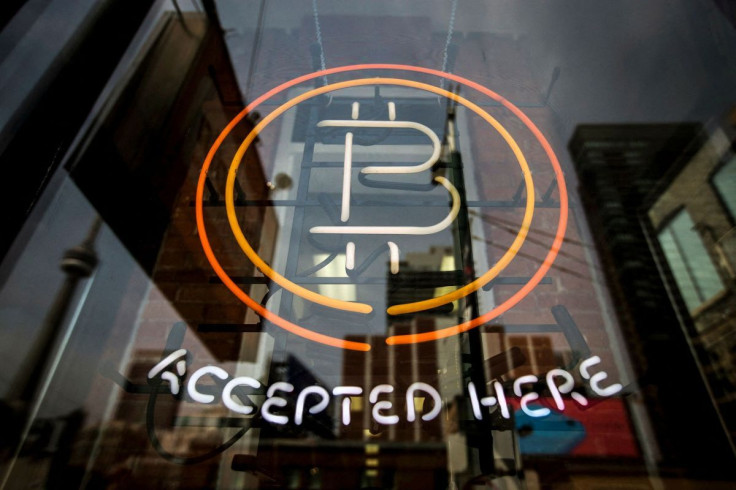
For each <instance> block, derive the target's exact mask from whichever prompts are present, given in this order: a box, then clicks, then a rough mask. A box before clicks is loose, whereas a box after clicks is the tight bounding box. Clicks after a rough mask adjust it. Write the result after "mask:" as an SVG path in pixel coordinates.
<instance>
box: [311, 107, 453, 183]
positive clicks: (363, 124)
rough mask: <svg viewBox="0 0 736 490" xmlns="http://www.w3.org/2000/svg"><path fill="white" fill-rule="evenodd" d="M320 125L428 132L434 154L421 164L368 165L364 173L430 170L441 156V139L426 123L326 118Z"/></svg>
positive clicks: (401, 172)
mask: <svg viewBox="0 0 736 490" xmlns="http://www.w3.org/2000/svg"><path fill="white" fill-rule="evenodd" d="M317 126H318V127H341V128H404V129H416V130H417V131H419V132H421V133H424V134H426V135H427V136H428V137H429V139H430V141H431V142H432V155H431V156H430V157H429V158H428V159H427V160H426V161H425V162H424V163H421V164H419V165H406V166H400V167H377V166H374V167H366V168H364V169H363V170H362V171H361V172H362V173H364V174H413V173H418V172H423V171H424V170H429V169H430V168H432V166H433V165H434V164H435V163H436V162H437V160H439V158H440V148H441V146H440V139H439V138H438V137H437V135H436V134H435V132H434V131H432V130H431V129H429V128H428V127H427V126H425V125H424V124H419V123H416V122H412V121H354V120H353V121H351V120H346V121H343V120H325V121H320V122H318V123H317Z"/></svg>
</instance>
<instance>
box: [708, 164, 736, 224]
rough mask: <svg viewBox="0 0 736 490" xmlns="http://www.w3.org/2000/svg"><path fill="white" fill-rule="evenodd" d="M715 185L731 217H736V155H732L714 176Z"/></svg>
mask: <svg viewBox="0 0 736 490" xmlns="http://www.w3.org/2000/svg"><path fill="white" fill-rule="evenodd" d="M713 185H714V186H715V187H716V189H718V193H719V194H720V196H721V199H723V202H724V204H725V205H726V208H728V212H729V213H731V217H732V218H735V217H736V156H734V157H732V158H731V160H729V162H728V163H727V164H726V165H724V166H723V167H722V168H721V169H720V170H719V171H718V173H716V174H715V175H714V176H713Z"/></svg>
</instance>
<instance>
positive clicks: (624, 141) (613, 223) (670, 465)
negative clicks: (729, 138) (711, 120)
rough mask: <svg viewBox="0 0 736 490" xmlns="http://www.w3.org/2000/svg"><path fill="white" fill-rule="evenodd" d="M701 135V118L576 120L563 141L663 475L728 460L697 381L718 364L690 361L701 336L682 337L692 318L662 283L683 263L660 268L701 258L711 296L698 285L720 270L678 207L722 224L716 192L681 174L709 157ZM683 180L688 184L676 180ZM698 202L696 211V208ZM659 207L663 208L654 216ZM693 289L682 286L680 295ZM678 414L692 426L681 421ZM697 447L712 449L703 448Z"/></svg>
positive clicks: (712, 408)
mask: <svg viewBox="0 0 736 490" xmlns="http://www.w3.org/2000/svg"><path fill="white" fill-rule="evenodd" d="M706 141H707V137H706V136H705V133H704V129H703V128H702V127H701V126H700V125H699V124H653V125H647V124H641V125H636V124H633V125H586V126H579V127H578V128H577V129H576V131H575V134H574V135H573V137H572V139H571V141H570V143H569V148H570V153H571V155H572V158H573V161H574V163H575V167H576V170H577V172H578V175H579V179H580V194H581V197H582V200H583V204H584V207H585V212H586V215H587V217H588V219H589V221H590V223H591V229H592V233H593V235H594V237H595V242H596V248H597V250H598V252H599V254H600V256H601V259H602V264H603V266H604V270H605V273H606V281H607V284H608V286H609V288H610V290H611V293H612V295H613V297H614V300H615V302H616V305H617V312H618V317H619V321H620V323H621V326H622V329H623V330H624V332H625V337H626V340H627V344H628V346H629V348H630V350H631V352H632V357H633V358H634V359H635V363H634V365H633V368H634V369H635V370H636V373H637V383H638V384H639V385H640V388H641V389H642V394H643V396H644V397H645V399H646V405H647V407H648V410H649V412H650V413H651V415H652V424H653V428H654V433H655V435H656V438H657V440H658V442H659V447H660V451H661V463H660V464H661V465H662V468H663V471H665V472H667V471H678V468H683V467H687V466H688V465H689V464H690V462H692V461H698V460H699V459H703V458H705V459H704V460H703V461H702V464H703V465H708V466H709V467H710V468H711V470H709V471H717V469H713V468H714V467H715V468H717V467H718V465H715V464H714V458H716V457H717V458H723V462H724V464H727V463H726V462H728V461H731V460H732V457H733V452H732V450H731V447H730V444H729V439H730V438H729V435H728V433H727V432H725V431H724V427H723V425H722V420H723V419H722V415H724V414H723V412H722V411H721V412H720V414H719V408H721V404H720V403H719V400H717V399H714V398H713V397H712V389H713V387H712V385H711V386H706V385H704V384H703V382H702V378H701V376H700V372H701V370H705V371H706V372H707V371H709V370H713V369H717V368H716V366H717V365H718V363H716V364H715V365H713V364H712V363H711V362H708V363H704V362H703V358H702V357H701V356H698V358H697V360H696V359H695V358H694V357H693V351H695V352H698V351H702V348H703V347H704V345H703V344H704V340H705V338H698V337H697V336H694V335H691V334H690V333H689V330H690V327H688V324H691V319H690V318H684V317H683V315H682V309H681V308H680V307H679V306H680V304H681V303H682V300H681V299H678V297H681V296H680V294H679V293H676V292H675V295H674V296H672V297H671V296H670V295H668V291H669V292H670V293H672V292H673V290H672V287H671V286H672V281H671V280H669V279H670V278H671V277H672V275H673V274H674V276H675V278H677V276H678V275H681V274H682V273H683V271H684V266H683V263H682V262H680V263H677V262H672V264H671V265H669V267H674V269H671V270H672V272H668V265H667V264H668V262H669V261H672V260H674V259H675V258H678V259H679V260H681V261H682V260H699V261H700V263H698V266H697V271H694V270H693V269H690V271H691V272H692V273H694V274H695V275H696V276H697V277H698V278H700V279H702V280H703V282H704V285H703V286H704V287H707V288H710V289H709V291H710V293H703V292H702V290H701V291H700V294H701V295H702V294H706V295H707V296H708V299H711V297H712V295H713V294H714V292H713V289H714V287H713V285H714V284H720V283H721V274H722V272H716V271H715V266H714V265H712V264H711V263H710V260H711V259H710V255H708V254H706V253H705V249H704V246H703V245H702V243H703V242H702V241H701V239H700V238H697V236H695V235H693V233H695V231H694V229H693V226H692V222H691V221H688V220H689V218H688V217H687V216H688V214H687V212H686V211H684V210H685V209H686V208H687V207H688V204H689V202H690V201H689V200H690V199H692V200H694V201H695V202H702V201H703V200H705V201H707V202H708V203H709V211H710V212H711V213H712V215H711V216H712V217H713V219H714V220H715V221H716V222H717V223H719V224H720V222H723V221H727V220H728V218H727V214H726V213H725V209H724V208H723V207H722V206H721V205H720V204H718V205H716V197H715V192H716V189H715V188H714V189H712V190H711V191H707V190H705V189H703V186H702V185H701V184H702V182H701V181H700V180H698V179H695V180H693V176H692V175H690V176H688V175H687V174H685V173H683V170H682V169H683V165H684V168H685V169H687V168H692V166H693V165H695V164H698V163H699V164H701V165H702V163H701V162H702V161H703V158H704V157H703V156H702V155H703V154H704V153H705V154H708V155H710V154H711V153H709V152H711V150H709V147H710V146H712V145H711V144H710V143H707V142H706ZM718 141H723V138H721V139H720V140H718ZM725 146H726V147H728V144H726V145H725ZM713 166H714V167H715V164H713ZM677 175H680V176H681V177H680V178H679V180H678V177H675V176H677ZM663 176H664V178H663ZM673 178H674V180H672V179H673ZM701 178H702V177H701ZM686 180H687V181H688V184H683V182H685V181H686ZM678 182H679V185H675V183H678ZM694 186H697V191H695V188H694ZM685 189H687V191H693V193H688V192H687V191H686V190H685ZM686 195H687V197H685V196H686ZM675 196H677V197H675ZM690 205H691V206H692V204H690ZM700 206H701V207H697V208H696V209H697V210H698V212H700V213H702V212H703V211H704V208H703V207H702V204H701V205H700ZM665 208H666V212H667V213H668V214H662V213H663V211H664V210H665ZM673 213H674V214H673ZM665 218H667V219H673V221H667V220H666V219H665ZM686 221H687V222H686ZM667 226H675V229H676V230H678V231H680V232H684V233H685V234H686V235H687V238H686V239H687V240H688V241H689V242H688V246H690V247H691V250H690V252H692V251H695V252H697V247H698V244H700V245H699V246H700V249H701V251H700V253H695V254H692V253H687V254H686V255H677V253H678V252H680V251H681V249H677V248H676V247H675V246H674V238H673V237H672V235H671V229H670V228H667ZM724 228H728V226H727V225H723V224H720V227H719V228H718V229H719V230H721V232H722V233H725V231H724ZM712 253H714V254H715V253H716V252H715V248H713V252H712ZM682 281H683V278H682V277H681V278H680V282H679V283H678V284H682V285H685V283H684V282H682ZM665 284H668V285H669V288H668V287H666V286H665ZM705 284H707V286H706V285H705ZM716 289H717V287H716ZM694 291H695V289H694V288H691V289H689V290H687V289H686V292H685V294H689V293H691V292H694ZM671 299H673V301H671ZM690 301H691V304H692V301H696V300H695V299H692V298H691V299H690ZM732 305H733V303H731V306H730V307H732ZM697 306H698V307H699V306H700V303H698V304H697ZM731 321H732V320H731ZM724 323H725V324H727V323H728V320H727V321H726V322H724ZM683 420H693V421H697V423H694V424H684V425H683V423H682V421H683ZM673 425H677V426H680V427H682V429H681V430H680V431H678V433H677V434H676V435H675V434H672V433H671V430H670V428H671V427H672V426H673ZM705 434H708V435H707V436H705ZM714 434H718V437H715V436H714ZM703 447H711V448H713V449H712V450H709V451H708V452H707V454H703V453H702V449H701V448H703ZM716 455H717V456H716ZM692 471H695V472H697V470H696V469H694V470H692Z"/></svg>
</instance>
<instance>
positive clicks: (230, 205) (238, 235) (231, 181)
mask: <svg viewBox="0 0 736 490" xmlns="http://www.w3.org/2000/svg"><path fill="white" fill-rule="evenodd" d="M362 85H401V86H406V87H413V88H417V89H420V90H425V91H428V92H432V93H435V94H438V95H442V96H444V97H447V98H450V99H452V100H454V101H456V102H458V103H460V104H462V105H464V106H466V107H467V108H469V109H471V110H472V111H473V112H475V113H476V114H478V115H479V116H480V117H482V118H483V119H485V120H486V122H488V124H490V125H491V126H493V128H494V129H496V131H498V132H499V133H500V134H501V136H502V137H503V139H504V140H505V141H506V143H507V144H508V145H509V146H510V147H511V150H512V151H513V152H514V156H516V159H517V160H518V162H519V166H520V167H521V172H522V174H523V175H524V183H525V187H526V209H525V211H524V217H523V219H522V223H521V226H520V227H519V232H518V234H517V235H516V238H515V239H514V241H513V242H512V244H511V246H510V247H509V248H508V250H507V251H506V252H505V253H504V255H503V256H502V257H501V259H500V260H499V261H498V262H496V263H495V264H494V265H493V267H491V268H490V269H488V270H487V271H486V272H485V273H483V274H482V275H481V276H480V277H479V278H477V279H475V280H473V281H471V282H470V283H468V284H466V285H465V286H463V287H461V288H458V289H456V290H455V291H452V292H450V293H447V294H443V295H442V296H437V297H435V298H430V299H426V300H423V301H416V302H413V303H405V304H400V305H394V306H391V307H390V308H388V310H387V313H388V314H389V315H400V314H404V313H415V312H418V311H424V310H428V309H431V308H437V307H439V306H442V305H446V304H448V303H452V302H453V301H455V300H458V299H460V298H464V297H465V296H467V295H468V294H471V293H473V292H475V291H477V290H478V289H480V288H482V287H483V286H484V285H486V284H488V283H489V282H490V281H492V280H493V279H494V278H495V277H496V276H497V275H498V274H499V273H500V272H501V271H502V270H503V269H504V268H505V267H506V266H507V265H508V264H509V263H510V262H511V261H512V260H513V259H514V257H515V256H516V254H517V253H518V252H519V250H520V249H521V246H522V245H523V244H524V240H526V236H527V233H528V232H529V227H530V226H531V223H532V218H533V216H534V197H535V196H534V181H533V180H532V172H531V170H530V169H529V164H528V163H527V161H526V158H524V154H523V152H522V151H521V148H519V145H518V143H516V141H515V140H514V138H513V137H512V136H511V135H510V134H509V132H508V131H506V129H505V128H504V127H503V126H502V125H501V124H500V123H499V122H498V121H497V120H496V119H495V118H493V117H492V116H491V115H490V114H488V112H486V111H484V110H483V109H481V108H480V107H478V105H476V104H474V103H472V102H470V101H469V100H467V99H465V98H464V97H461V96H459V95H457V94H454V93H452V92H449V91H447V90H443V89H441V88H437V87H433V86H432V85H427V84H426V83H421V82H415V81H413V80H405V79H400V78H361V79H356V80H349V81H345V82H339V83H334V84H330V85H325V86H323V87H319V88H316V89H313V90H309V91H308V92H305V93H303V94H301V95H299V96H297V97H294V98H293V99H291V100H289V101H288V102H285V103H284V104H282V105H281V106H279V107H278V108H276V109H274V110H273V111H272V112H271V113H270V114H269V115H268V116H266V117H264V118H263V119H262V120H261V121H259V123H258V124H257V125H256V126H255V127H254V128H253V129H252V130H251V132H250V133H249V134H248V136H246V138H245V140H243V143H242V144H241V145H240V147H239V148H238V151H237V152H236V153H235V156H234V157H233V160H232V164H231V165H230V170H229V171H228V176H227V183H226V184H225V206H226V209H227V219H228V221H229V223H230V229H231V230H232V232H233V235H235V239H236V240H237V242H238V244H239V245H240V248H241V249H242V250H243V252H245V254H246V255H247V256H248V258H249V259H250V260H251V262H253V263H254V264H255V265H256V267H257V268H258V270H260V271H261V272H262V273H263V274H264V275H265V276H266V277H268V278H269V279H271V280H272V281H273V282H275V283H276V284H278V285H279V286H281V287H283V288H284V289H286V290H288V291H290V292H292V293H294V294H296V295H297V296H301V297H302V298H304V299H307V300H309V301H312V302H314V303H317V304H321V305H323V306H328V307H330V308H335V309H340V310H344V311H352V312H357V313H370V312H371V311H372V308H371V307H370V305H367V304H365V303H356V302H350V301H341V300H337V299H334V298H330V297H328V296H324V295H321V294H318V293H315V292H314V291H311V290H309V289H306V288H304V287H302V286H299V285H298V284H295V283H293V282H292V281H290V280H288V279H286V278H285V277H284V276H282V275H281V274H279V273H278V272H276V271H274V270H273V269H271V267H270V266H269V265H268V264H267V263H266V262H264V261H263V259H261V257H260V256H259V255H258V253H257V252H256V251H255V250H253V247H251V246H250V243H249V242H248V240H247V239H246V238H245V234H244V233H243V230H242V228H241V227H240V223H238V217H237V215H236V212H235V179H236V177H237V173H238V168H239V167H240V163H241V162H242V160H243V157H244V156H245V152H246V151H248V148H249V147H250V145H251V144H252V143H253V141H254V140H255V139H256V137H257V136H258V135H259V134H260V132H261V131H263V129H264V128H265V127H266V126H268V125H269V124H270V123H271V122H272V121H273V120H274V119H276V118H277V117H279V116H280V115H281V114H283V113H284V112H285V111H287V110H289V109H290V108H292V107H294V106H295V105H297V104H299V103H301V102H304V101H305V100H309V99H311V98H313V97H316V96H318V95H321V94H324V93H328V92H334V91H336V90H341V89H343V88H350V87H358V86H362Z"/></svg>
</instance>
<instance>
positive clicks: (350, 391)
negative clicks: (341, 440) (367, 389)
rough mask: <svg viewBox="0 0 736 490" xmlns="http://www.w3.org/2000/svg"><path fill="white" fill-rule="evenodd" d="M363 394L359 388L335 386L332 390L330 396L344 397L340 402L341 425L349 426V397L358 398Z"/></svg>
mask: <svg viewBox="0 0 736 490" xmlns="http://www.w3.org/2000/svg"><path fill="white" fill-rule="evenodd" d="M361 393H363V388H361V387H360V386H336V387H335V388H333V389H332V394H333V395H335V396H342V395H345V398H343V400H342V424H343V425H350V397H351V396H358V395H360V394H361Z"/></svg>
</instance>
